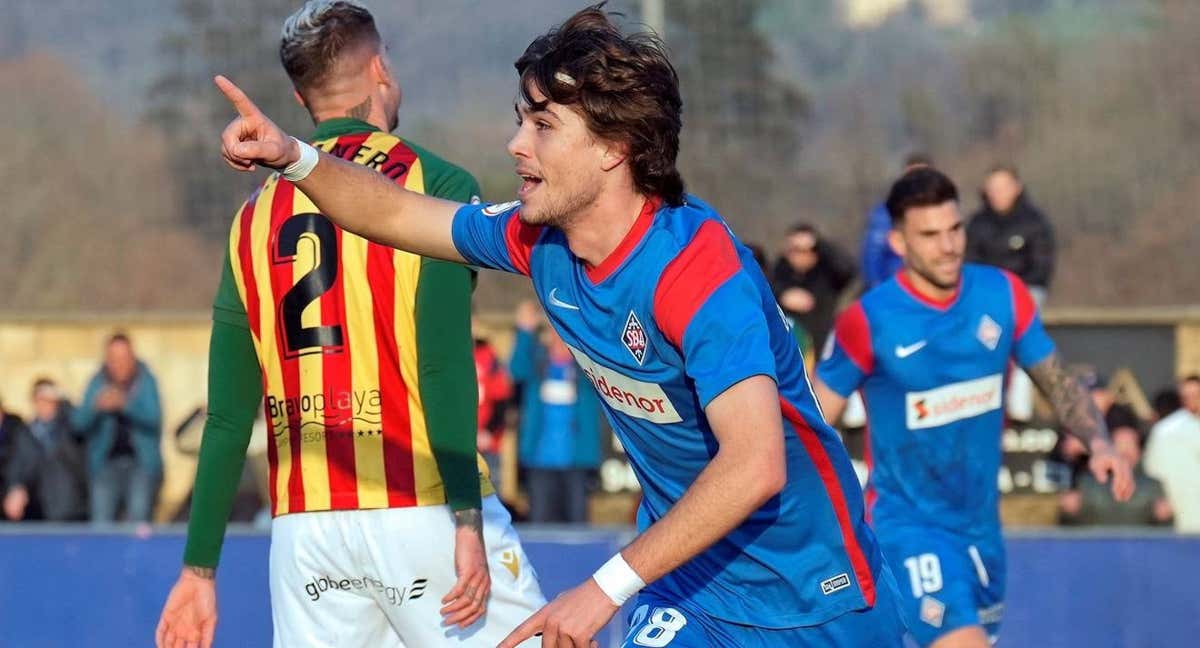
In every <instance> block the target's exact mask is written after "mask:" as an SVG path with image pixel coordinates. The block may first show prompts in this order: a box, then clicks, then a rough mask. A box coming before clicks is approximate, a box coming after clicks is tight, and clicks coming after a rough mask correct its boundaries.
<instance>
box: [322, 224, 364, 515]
mask: <svg viewBox="0 0 1200 648" xmlns="http://www.w3.org/2000/svg"><path fill="white" fill-rule="evenodd" d="M333 231H334V233H335V236H336V238H335V239H334V240H335V241H336V244H335V245H336V248H335V249H336V250H337V251H338V253H339V254H340V253H341V250H342V236H343V233H342V230H341V228H339V227H336V226H335V227H334V230H333ZM322 262H323V263H324V262H326V260H325V259H322ZM338 265H339V266H340V265H341V263H340V260H339V264H338ZM344 274H345V273H343V272H341V270H340V267H339V271H338V273H337V276H336V277H335V278H334V280H333V285H332V286H330V287H329V290H327V291H325V294H323V295H321V325H322V326H336V327H339V328H341V331H342V346H341V347H324V348H323V349H322V353H323V356H322V362H321V377H322V378H321V379H322V382H323V385H322V386H323V387H324V389H323V391H324V392H325V393H326V394H330V395H333V398H332V401H333V402H332V403H331V402H329V401H330V400H331V399H329V398H328V397H326V402H325V462H326V463H327V464H328V466H329V506H330V507H331V508H334V509H356V508H358V477H357V475H356V473H355V459H354V405H353V403H354V399H355V396H353V394H354V379H353V378H352V377H351V376H352V374H351V365H350V363H351V362H352V360H351V355H350V351H351V349H350V333H349V331H347V330H346V326H347V325H348V324H347V319H346V290H345V286H346V281H345V279H344V278H343V275H344ZM343 393H350V394H351V397H350V399H348V400H349V401H350V403H349V406H348V407H338V406H339V405H341V404H344V403H346V399H343V398H342V397H341V396H340V394H343Z"/></svg>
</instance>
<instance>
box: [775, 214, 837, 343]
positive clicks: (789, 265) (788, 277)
mask: <svg viewBox="0 0 1200 648" xmlns="http://www.w3.org/2000/svg"><path fill="white" fill-rule="evenodd" d="M854 273H855V271H854V263H853V262H851V261H850V260H849V258H848V257H847V256H846V254H845V253H844V252H842V251H841V250H840V249H838V248H837V247H836V246H835V245H833V244H832V243H829V242H828V241H825V240H822V239H821V237H820V236H819V235H818V234H817V230H816V228H814V227H813V226H812V225H808V224H805V223H800V224H797V225H794V226H793V227H792V228H791V229H790V230H789V231H788V235H787V239H786V241H785V243H784V248H783V252H782V255H781V256H780V258H779V260H778V261H777V262H776V263H775V270H774V272H772V273H771V286H772V288H773V289H774V291H775V298H776V299H778V300H779V305H780V307H782V308H783V312H784V313H785V314H787V315H788V316H789V317H791V318H792V319H793V320H795V321H796V323H798V324H800V325H801V326H803V327H804V330H805V331H807V332H808V334H809V335H811V336H812V339H813V345H814V346H815V347H816V348H818V349H820V348H822V345H824V343H825V337H826V336H827V335H829V330H830V329H831V328H833V316H834V313H835V312H836V309H837V305H838V298H839V297H840V296H841V294H842V291H844V290H845V289H846V287H847V286H849V285H850V282H852V281H854Z"/></svg>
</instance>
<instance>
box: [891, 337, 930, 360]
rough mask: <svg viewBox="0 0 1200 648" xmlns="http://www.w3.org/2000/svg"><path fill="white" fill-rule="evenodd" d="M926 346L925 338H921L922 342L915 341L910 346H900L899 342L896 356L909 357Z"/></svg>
mask: <svg viewBox="0 0 1200 648" xmlns="http://www.w3.org/2000/svg"><path fill="white" fill-rule="evenodd" d="M924 348H925V340H921V341H920V342H914V343H912V344H910V345H908V346H900V345H899V344H897V345H896V357H897V358H900V359H901V360H903V359H904V358H907V357H908V356H910V355H912V354H914V353H916V352H917V351H920V350H921V349H924Z"/></svg>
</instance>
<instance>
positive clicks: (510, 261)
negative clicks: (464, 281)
mask: <svg viewBox="0 0 1200 648" xmlns="http://www.w3.org/2000/svg"><path fill="white" fill-rule="evenodd" d="M520 206H521V205H520V203H506V204H501V205H463V206H462V207H460V208H459V210H458V212H456V213H455V214H454V224H453V226H452V227H451V233H452V235H453V237H454V247H455V248H456V249H457V250H458V253H459V254H461V255H462V257H463V258H464V259H466V260H467V263H469V264H471V265H473V266H477V267H480V268H492V269H494V270H503V271H505V272H512V273H516V274H523V275H526V276H528V275H529V263H530V259H531V258H532V257H533V247H534V246H535V245H537V241H538V239H539V238H540V237H541V235H542V229H543V228H541V227H532V226H529V225H526V224H524V223H522V222H521V219H520V217H519V216H518V212H519V211H520Z"/></svg>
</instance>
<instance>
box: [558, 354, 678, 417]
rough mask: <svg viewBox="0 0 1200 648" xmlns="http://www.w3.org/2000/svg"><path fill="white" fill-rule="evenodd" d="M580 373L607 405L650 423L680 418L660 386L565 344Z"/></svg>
mask: <svg viewBox="0 0 1200 648" xmlns="http://www.w3.org/2000/svg"><path fill="white" fill-rule="evenodd" d="M568 348H569V349H571V353H572V355H574V356H575V361H576V362H578V363H579V367H580V368H581V369H583V375H585V376H587V379H588V381H590V382H591V383H592V386H593V387H595V388H596V391H597V392H599V393H600V396H601V397H602V398H604V402H605V403H606V404H607V405H608V406H609V407H611V408H613V409H615V410H617V411H618V412H621V413H623V414H627V415H629V416H632V417H634V418H640V419H643V420H646V421H650V422H652V423H678V422H680V421H682V420H683V418H682V417H680V416H679V412H678V411H676V410H675V406H674V405H672V404H671V400H670V399H669V398H667V394H666V393H665V392H664V391H663V389H662V387H660V386H659V385H657V384H654V383H648V382H642V381H640V380H635V379H633V378H630V377H629V376H626V375H624V374H622V373H620V372H617V371H614V370H612V369H609V368H608V367H603V366H601V365H598V364H596V363H595V362H594V361H592V359H591V358H589V357H588V356H587V354H585V353H583V352H582V351H580V350H579V349H576V348H574V347H570V346H568Z"/></svg>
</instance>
